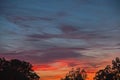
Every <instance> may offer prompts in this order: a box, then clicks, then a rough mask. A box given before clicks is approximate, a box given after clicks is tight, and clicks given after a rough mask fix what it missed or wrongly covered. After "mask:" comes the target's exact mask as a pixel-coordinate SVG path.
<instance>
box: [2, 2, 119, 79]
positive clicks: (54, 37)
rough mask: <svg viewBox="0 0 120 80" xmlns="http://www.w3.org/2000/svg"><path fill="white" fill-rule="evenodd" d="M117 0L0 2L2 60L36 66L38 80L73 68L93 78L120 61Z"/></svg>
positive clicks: (62, 73)
mask: <svg viewBox="0 0 120 80" xmlns="http://www.w3.org/2000/svg"><path fill="white" fill-rule="evenodd" d="M119 3H120V1H119V0H95V1H94V0H36V1H35V0H12V1H11V0H1V2H0V11H1V12H0V57H5V58H7V59H13V58H16V59H20V60H25V61H28V62H30V63H31V64H33V65H34V70H35V71H36V72H37V73H38V74H39V75H40V76H41V79H40V80H58V79H60V78H62V77H63V76H64V75H65V74H66V73H67V71H69V70H70V69H71V68H72V67H78V66H79V67H81V68H84V69H85V70H86V71H87V72H88V73H89V79H88V80H92V78H93V76H94V73H95V72H96V71H98V70H99V69H102V68H104V67H105V66H106V65H107V64H111V61H112V60H113V59H114V58H115V57H118V56H120V35H119V34H120V5H119Z"/></svg>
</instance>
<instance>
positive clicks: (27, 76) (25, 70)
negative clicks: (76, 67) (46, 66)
mask: <svg viewBox="0 0 120 80" xmlns="http://www.w3.org/2000/svg"><path fill="white" fill-rule="evenodd" d="M39 78H40V77H39V76H38V75H37V74H36V73H35V72H34V71H33V70H32V65H31V64H30V63H28V62H25V61H20V60H18V59H12V60H10V61H8V60H6V59H5V58H0V80H39Z"/></svg>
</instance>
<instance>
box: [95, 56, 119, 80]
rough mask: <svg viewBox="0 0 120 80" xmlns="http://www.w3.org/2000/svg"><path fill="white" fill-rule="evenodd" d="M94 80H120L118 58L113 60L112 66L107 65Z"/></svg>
mask: <svg viewBox="0 0 120 80" xmlns="http://www.w3.org/2000/svg"><path fill="white" fill-rule="evenodd" d="M94 80H120V59H119V58H118V57H117V58H116V59H115V60H112V65H107V66H106V67H105V68H104V69H102V70H99V71H98V72H97V73H96V75H95V77H94Z"/></svg>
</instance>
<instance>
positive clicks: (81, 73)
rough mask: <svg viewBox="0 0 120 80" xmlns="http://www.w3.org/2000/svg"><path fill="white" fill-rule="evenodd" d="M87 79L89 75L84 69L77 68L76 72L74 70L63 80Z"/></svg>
mask: <svg viewBox="0 0 120 80" xmlns="http://www.w3.org/2000/svg"><path fill="white" fill-rule="evenodd" d="M86 78H87V74H86V71H85V70H84V69H82V70H81V69H80V68H76V70H74V68H72V69H71V70H70V71H69V72H68V73H67V74H66V76H65V77H64V78H62V79H61V80H86Z"/></svg>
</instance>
